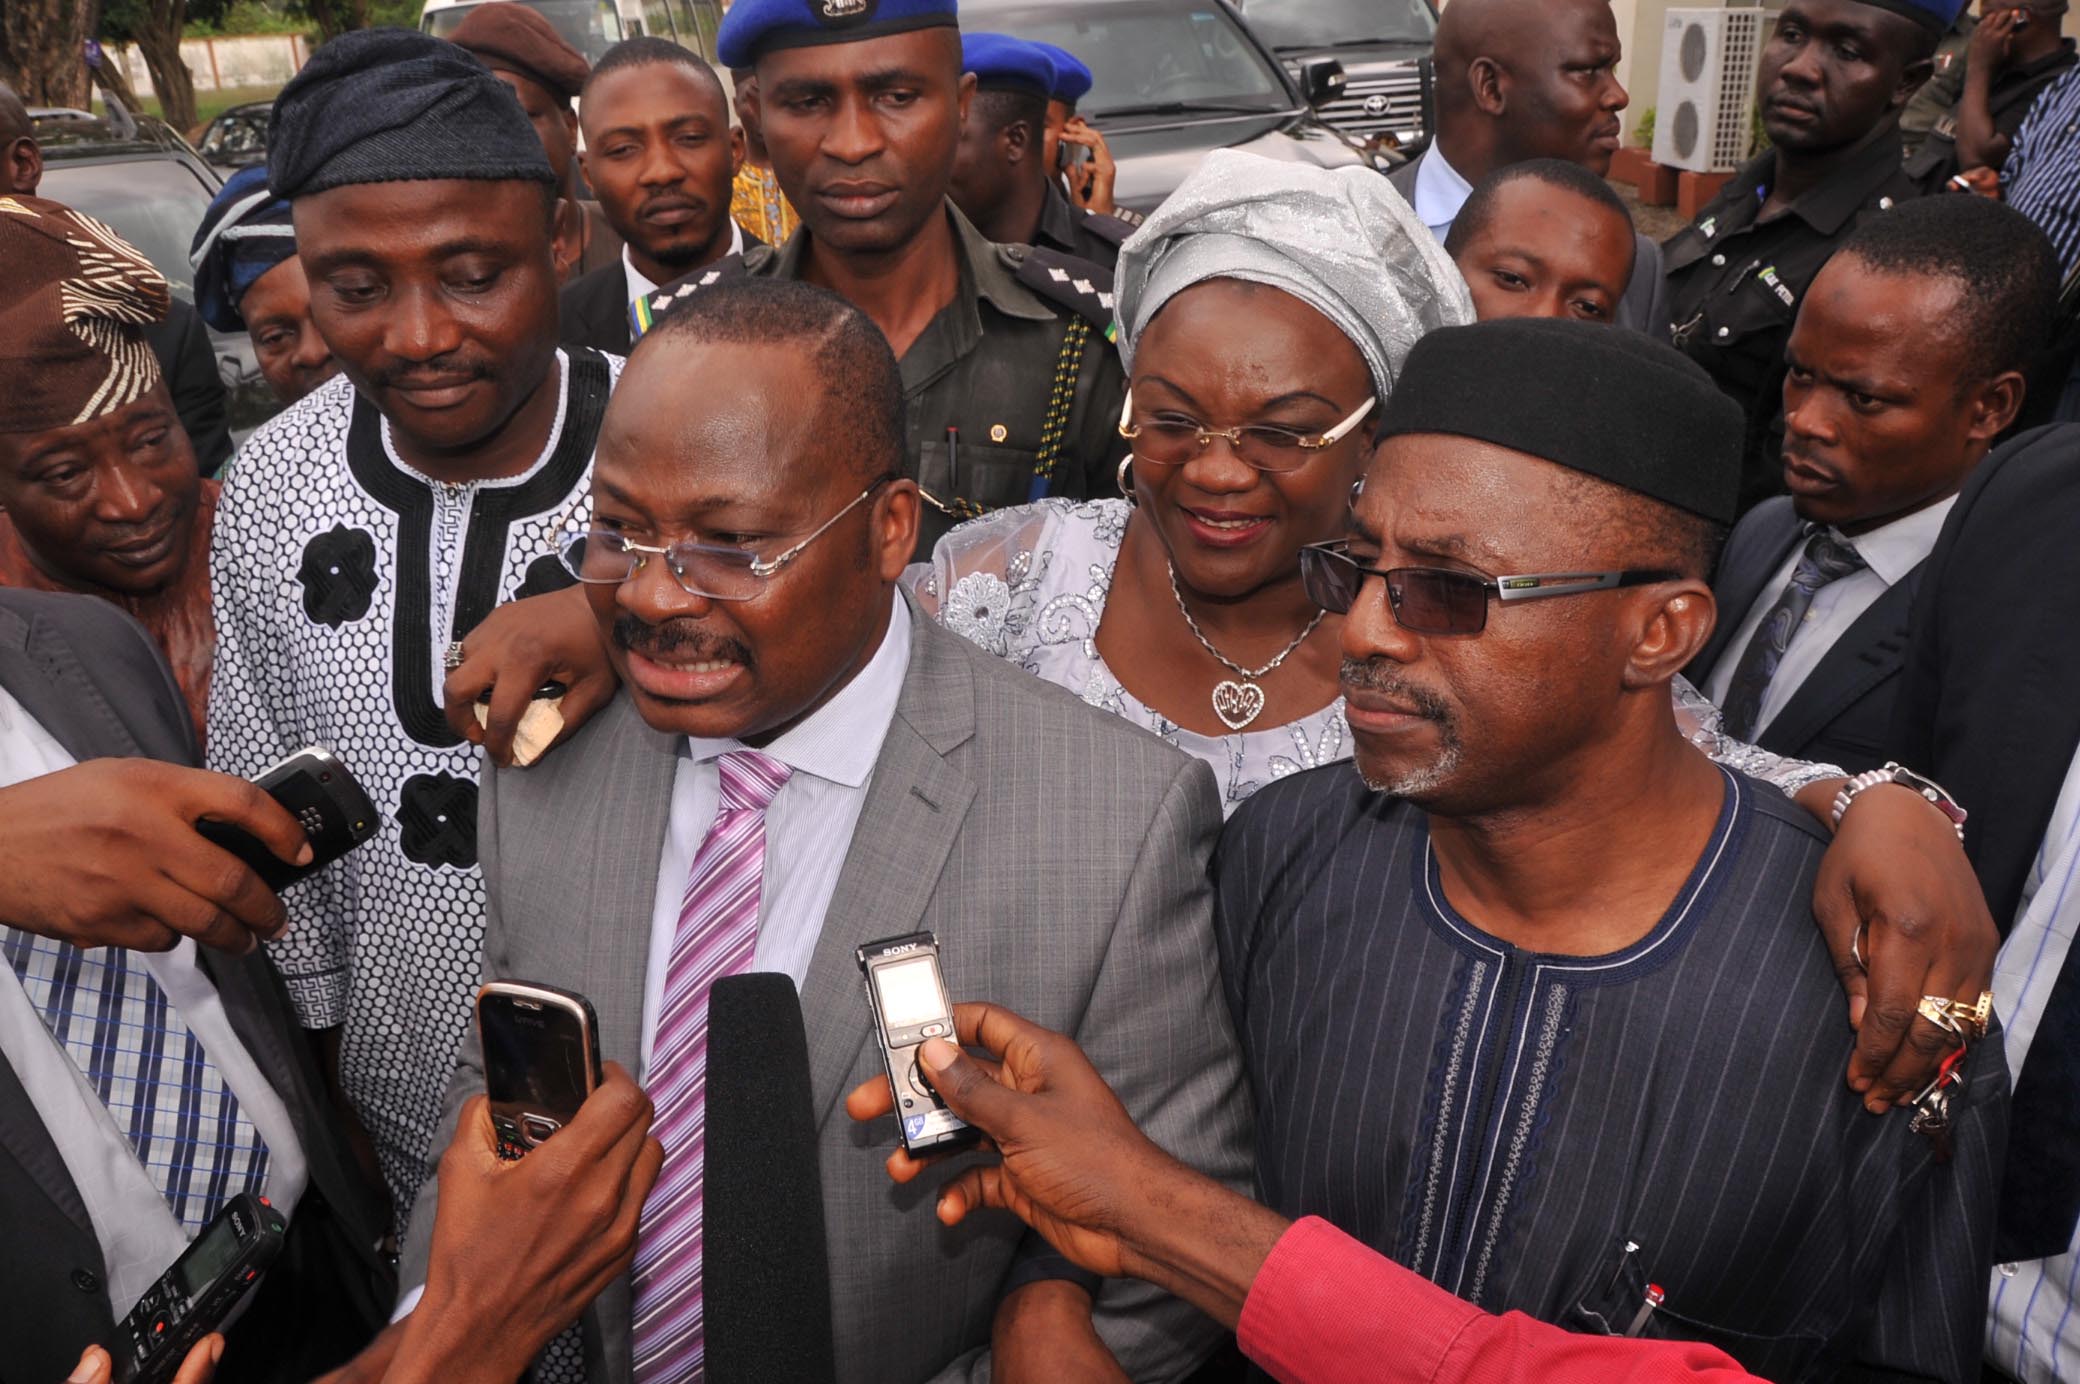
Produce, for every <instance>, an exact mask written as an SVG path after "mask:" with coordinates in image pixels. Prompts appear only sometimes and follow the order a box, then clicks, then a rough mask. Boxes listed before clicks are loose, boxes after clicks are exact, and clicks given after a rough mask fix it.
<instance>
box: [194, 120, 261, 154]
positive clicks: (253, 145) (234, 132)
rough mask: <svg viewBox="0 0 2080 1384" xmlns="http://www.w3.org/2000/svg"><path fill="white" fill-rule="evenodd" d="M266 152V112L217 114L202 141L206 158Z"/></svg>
mask: <svg viewBox="0 0 2080 1384" xmlns="http://www.w3.org/2000/svg"><path fill="white" fill-rule="evenodd" d="M266 152H267V112H265V111H261V112H260V113H258V114H257V115H254V114H236V113H234V114H229V115H223V116H219V117H218V118H217V121H216V123H215V124H213V125H211V126H210V127H209V134H208V136H207V137H206V138H204V139H203V141H202V153H203V155H204V156H205V157H207V158H212V159H223V158H236V157H238V156H240V155H243V154H264V153H266Z"/></svg>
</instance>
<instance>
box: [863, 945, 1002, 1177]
mask: <svg viewBox="0 0 2080 1384" xmlns="http://www.w3.org/2000/svg"><path fill="white" fill-rule="evenodd" d="M855 955H857V956H858V958H859V969H860V974H861V975H862V976H864V977H865V978H866V982H867V1005H868V1007H869V1008H871V1009H872V1010H873V1012H874V1037H875V1039H876V1041H877V1042H879V1044H880V1046H881V1063H882V1066H883V1068H884V1069H885V1070H886V1071H887V1072H888V1085H889V1089H890V1090H891V1091H893V1092H894V1093H895V1099H896V1122H897V1125H898V1127H899V1128H901V1130H902V1132H903V1147H904V1148H906V1149H908V1150H909V1151H910V1152H911V1153H913V1154H922V1153H929V1152H932V1151H933V1150H938V1149H949V1148H957V1147H959V1146H960V1145H962V1144H966V1143H971V1142H973V1141H974V1140H975V1139H977V1138H978V1137H980V1136H979V1134H978V1133H977V1131H976V1130H975V1129H973V1128H972V1127H970V1126H969V1125H968V1123H967V1122H966V1121H965V1120H963V1119H961V1117H960V1116H958V1115H956V1114H954V1113H953V1112H952V1111H951V1110H949V1109H947V1108H946V1102H945V1101H943V1100H941V1099H939V1093H938V1092H937V1091H934V1090H933V1089H932V1087H931V1083H930V1082H928V1081H926V1080H925V1078H924V1068H923V1067H921V1066H919V1065H918V1062H917V1050H918V1049H919V1048H921V1047H923V1046H924V1040H925V1039H927V1038H944V1039H945V1040H946V1041H947V1042H949V1043H956V1042H958V1041H959V1040H958V1039H956V1038H955V1037H954V1033H953V1005H952V1004H951V1003H949V1002H948V1001H947V998H946V981H945V980H944V978H943V977H941V976H940V974H939V939H938V938H937V937H934V936H933V935H932V934H931V933H929V932H912V933H907V934H905V935H904V936H901V937H884V938H882V939H881V940H880V941H878V942H868V943H866V944H864V945H863V946H861V947H860V948H859V950H858V951H857V952H856V953H855Z"/></svg>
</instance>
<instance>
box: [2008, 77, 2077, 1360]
mask: <svg viewBox="0 0 2080 1384" xmlns="http://www.w3.org/2000/svg"><path fill="white" fill-rule="evenodd" d="M2073 89H2074V90H2075V91H2080V86H2074V87H2073ZM2075 176H2076V178H2080V170H2076V174H2075ZM2076 929H2080V756H2075V757H2074V760H2073V764H2072V767H2071V768H2069V769H2068V770H2067V771H2066V781H2065V786H2064V787H2063V788H2061V789H2060V790H2059V794H2058V804H2057V806H2056V807H2054V808H2053V809H2052V812H2051V825H2050V827H2049V828H2048V829H2047V830H2046V831H2045V833H2044V844H2043V845H2042V846H2041V847H2040V848H2039V849H2038V851H2037V859H2036V863H2035V864H2034V865H2033V866H2031V868H2030V873H2029V878H2028V879H2027V880H2026V881H2025V882H2024V884H2023V894H2022V905H2021V911H2020V913H2019V914H2018V916H2017V918H2016V921H2015V927H2014V930H2013V931H2011V932H2010V933H2009V934H2008V940H2007V941H2006V942H2005V943H2003V944H2002V946H2001V952H2000V959H1999V960H1998V961H1996V962H1995V963H1994V970H1993V996H1994V1007H1995V1010H1996V1012H1998V1013H1999V1015H2000V1017H2001V1025H2002V1027H2003V1028H2005V1029H2006V1030H2007V1051H2008V1070H2009V1071H2010V1072H2011V1073H2013V1074H2014V1076H2015V1077H2016V1078H2018V1079H2019V1078H2020V1077H2021V1075H2022V1064H2023V1062H2024V1060H2026V1059H2027V1058H2028V1056H2029V1050H2030V1043H2031V1040H2032V1039H2034V1038H2035V1037H2036V1033H2037V1025H2038V1023H2039V1021H2040V1020H2042V1018H2043V1017H2044V1007H2045V1005H2046V1004H2047V1003H2049V1001H2050V998H2051V991H2052V988H2053V986H2054V985H2055V984H2056V983H2057V980H2058V975H2059V972H2060V970H2062V969H2063V968H2064V966H2065V961H2066V953H2067V951H2068V950H2069V949H2070V948H2071V947H2072V945H2073V933H2074V931H2075V930H2076ZM2076 1298H2080V1234H2076V1235H2075V1237H2074V1243H2073V1245H2072V1246H2071V1247H2069V1248H2068V1249H2067V1251H2066V1253H2064V1254H2062V1255H2060V1256H2059V1257H2058V1258H2056V1259H2038V1260H2033V1261H2030V1262H2028V1263H2022V1264H2002V1265H1999V1266H1998V1267H1997V1268H1996V1269H1995V1270H1994V1275H1993V1302H1992V1312H1991V1319H1990V1321H1989V1322H1988V1324H1987V1331H1986V1358H1987V1359H1988V1360H1989V1361H1990V1362H1991V1363H1992V1364H1993V1365H1994V1366H1995V1367H1996V1368H1998V1369H2000V1370H2002V1371H2004V1372H2006V1373H2007V1374H2010V1375H2013V1376H2014V1377H2015V1378H2017V1379H2020V1380H2024V1381H2026V1384H2052V1381H2055V1380H2065V1381H2075V1380H2080V1313H2076V1312H2075V1311H2074V1307H2075V1302H2076Z"/></svg>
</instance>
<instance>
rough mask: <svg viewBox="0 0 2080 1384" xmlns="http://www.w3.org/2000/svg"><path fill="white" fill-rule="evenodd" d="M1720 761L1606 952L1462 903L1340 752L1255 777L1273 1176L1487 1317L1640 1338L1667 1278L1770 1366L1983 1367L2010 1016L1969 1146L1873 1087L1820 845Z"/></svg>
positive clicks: (1261, 1114) (1295, 1203)
mask: <svg viewBox="0 0 2080 1384" xmlns="http://www.w3.org/2000/svg"><path fill="white" fill-rule="evenodd" d="M1726 784H1727V790H1726V797H1725V802H1724V807H1723V809H1722V812H1721V816H1720V820H1719V824H1718V827H1717V829H1716V831H1715V833H1714V836H1713V840H1712V842H1711V844H1710V845H1709V846H1707V848H1706V849H1705V851H1704V852H1703V853H1702V855H1701V857H1700V859H1699V863H1698V865H1697V867H1696V869H1695V871H1694V872H1693V873H1692V875H1691V877H1690V880H1689V881H1688V883H1687V884H1686V885H1685V887H1684V889H1683V891H1682V892H1681V894H1680V895H1679V896H1678V898H1677V899H1676V900H1675V902H1674V903H1673V904H1672V905H1671V906H1670V908H1669V910H1668V912H1667V914H1666V915H1665V916H1664V917H1663V918H1662V920H1661V921H1660V922H1659V923H1658V924H1657V925H1656V926H1655V928H1654V929H1653V930H1652V931H1650V932H1649V933H1648V934H1647V935H1646V936H1645V937H1644V938H1643V939H1641V940H1640V941H1639V942H1637V943H1635V944H1634V945H1633V946H1631V947H1629V948H1626V949H1625V950H1623V951H1621V952H1618V953H1615V954H1614V955H1612V956H1608V957H1591V958H1578V957H1561V956H1534V955H1531V954H1528V953H1525V952H1522V951H1519V950H1517V949H1515V948H1512V947H1509V946H1507V945H1505V944H1502V943H1500V942H1498V941H1496V940H1495V939H1493V938H1491V937H1489V936H1487V935H1486V934H1485V933H1482V932H1481V931H1480V930H1479V929H1478V928H1476V927H1474V926H1473V925H1472V924H1470V923H1468V922H1467V921H1466V920H1465V919H1464V918H1462V917H1460V916H1459V915H1458V914H1457V913H1456V912H1454V911H1453V910H1452V908H1451V906H1450V905H1449V903H1447V902H1446V901H1445V898H1444V891H1443V889H1442V887H1441V886H1440V885H1439V883H1438V879H1437V874H1436V868H1435V862H1434V860H1433V859H1432V857H1431V856H1430V854H1429V836H1428V830H1427V826H1426V823H1425V819H1424V817H1423V814H1422V813H1421V812H1420V811H1418V810H1416V809H1414V808H1413V807H1410V806H1409V805H1407V804H1405V803H1398V802H1395V801H1393V800H1390V799H1387V798H1384V797H1382V796H1380V795H1377V794H1373V793H1371V792H1369V791H1367V790H1366V789H1365V788H1364V786H1363V785H1362V784H1361V783H1360V782H1359V780H1358V778H1357V776H1356V775H1355V774H1353V773H1352V772H1351V771H1350V770H1349V769H1348V768H1347V767H1344V766H1334V767H1331V768H1325V769H1317V770H1314V771H1312V772H1309V773H1306V774H1299V775H1295V776H1293V777H1292V778H1289V779H1285V780H1282V781H1280V782H1278V783H1275V784H1273V785H1271V786H1269V787H1267V788H1265V789H1264V790H1263V791H1261V792H1260V793H1258V794H1257V795H1256V796H1255V797H1254V798H1252V799H1251V800H1250V801H1249V802H1248V803H1246V804H1245V805H1244V806H1243V808H1242V810H1241V811H1240V812H1239V813H1237V814H1236V816H1235V819H1234V821H1233V822H1232V824H1231V825H1230V827H1229V829H1228V833H1227V835H1226V836H1224V837H1223V838H1222V841H1221V849H1220V858H1219V860H1218V862H1217V866H1216V875H1217V884H1218V889H1219V908H1218V919H1217V925H1216V926H1217V930H1218V933H1219V937H1220V943H1221V953H1222V966H1223V971H1224V975H1225V977H1226V986H1227V992H1228V998H1229V1003H1230V1004H1231V1006H1232V1007H1233V1008H1234V1011H1235V1015H1236V1024H1237V1028H1238V1030H1239V1031H1240V1033H1241V1035H1242V1040H1243V1049H1244V1053H1245V1055H1246V1060H1247V1063H1248V1066H1249V1071H1250V1079H1251V1087H1252V1090H1253V1093H1254V1094H1255V1097H1256V1110H1257V1148H1258V1180H1259V1184H1260V1187H1261V1189H1262V1193H1263V1196H1264V1199H1265V1200H1266V1201H1267V1202H1268V1203H1269V1204H1270V1205H1272V1206H1273V1207H1275V1208H1276V1209H1277V1210H1279V1211H1280V1212H1282V1213H1284V1214H1286V1215H1290V1216H1299V1215H1303V1214H1313V1215H1320V1216H1323V1217H1325V1218H1327V1219H1329V1220H1330V1221H1332V1222H1334V1223H1336V1224H1337V1225H1338V1226H1340V1227H1341V1228H1342V1229H1344V1230H1345V1231H1347V1232H1349V1233H1350V1234H1352V1235H1354V1236H1356V1237H1357V1238H1359V1239H1361V1240H1363V1241H1365V1242H1366V1243H1367V1244H1369V1245H1371V1246H1373V1247H1374V1248H1375V1249H1378V1250H1380V1251H1381V1252H1382V1253H1385V1254H1389V1255H1391V1256H1393V1257H1394V1258H1395V1259H1396V1260H1397V1261H1399V1262H1400V1263H1402V1264H1404V1265H1407V1266H1408V1267H1410V1268H1413V1269H1415V1270H1416V1271H1418V1272H1420V1273H1422V1274H1424V1275H1425V1276H1426V1277H1428V1278H1430V1279H1431V1280H1432V1281H1434V1282H1436V1283H1438V1284H1440V1285H1442V1286H1443V1287H1445V1288H1448V1289H1450V1290H1451V1291H1453V1292H1455V1293H1457V1294H1459V1295H1460V1296H1461V1297H1464V1298H1467V1299H1468V1300H1470V1301H1472V1302H1474V1303H1476V1304H1478V1305H1480V1306H1482V1307H1485V1308H1488V1309H1490V1310H1491V1311H1508V1310H1518V1311H1523V1312H1525V1313H1528V1314H1529V1315H1531V1316H1534V1317H1537V1318H1539V1319H1541V1320H1544V1321H1548V1322H1552V1323H1555V1324H1557V1325H1560V1326H1564V1327H1567V1328H1569V1329H1572V1330H1577V1331H1587V1332H1595V1333H1615V1332H1622V1331H1624V1330H1625V1329H1626V1328H1627V1327H1628V1326H1630V1325H1631V1322H1632V1318H1633V1316H1634V1315H1635V1314H1636V1313H1637V1311H1638V1309H1639V1307H1640V1305H1641V1303H1642V1300H1643V1298H1644V1296H1645V1293H1646V1287H1647V1285H1648V1284H1649V1283H1654V1284H1658V1285H1660V1286H1661V1287H1662V1288H1663V1289H1664V1290H1665V1291H1666V1293H1667V1299H1666V1303H1665V1305H1664V1306H1663V1307H1662V1308H1661V1310H1660V1311H1658V1312H1657V1313H1655V1314H1654V1316H1653V1317H1652V1318H1651V1319H1650V1321H1649V1323H1648V1325H1647V1327H1646V1334H1648V1335H1651V1336H1657V1337H1674V1338H1683V1339H1690V1340H1698V1341H1703V1342H1705V1343H1707V1344H1710V1345H1714V1346H1718V1347H1720V1348H1721V1349H1723V1350H1725V1351H1726V1352H1727V1353H1728V1354H1730V1355H1732V1356H1734V1357H1735V1358H1736V1359H1738V1360H1739V1361H1740V1362H1741V1363H1742V1364H1743V1365H1745V1366H1746V1367H1747V1368H1748V1369H1749V1370H1751V1371H1753V1372H1755V1373H1756V1374H1759V1375H1762V1376H1763V1377H1765V1378H1768V1379H1771V1380H1777V1381H1791V1380H1806V1379H1828V1378H1833V1377H1836V1375H1837V1374H1838V1373H1840V1372H1842V1371H1844V1370H1845V1369H1846V1370H1851V1371H1852V1372H1853V1371H1856V1370H1869V1371H1872V1372H1875V1373H1876V1374H1878V1375H1881V1376H1884V1375H1890V1376H1894V1377H1897V1376H1900V1375H1907V1376H1916V1375H1918V1376H1925V1377H1929V1378H1937V1379H1945V1380H1953V1381H1960V1382H1961V1381H1966V1380H1974V1379H1976V1378H1977V1372H1978V1353H1979V1342H1980V1335H1981V1332H1982V1330H1983V1318H1984V1286H1983V1285H1984V1282H1985V1279H1984V1273H1985V1269H1984V1267H1983V1265H1984V1264H1985V1263H1986V1261H1987V1258H1988V1255H1989V1253H1990V1248H1991V1239H1992V1237H1991V1231H1992V1212H1993V1191H1994V1180H1995V1178H1996V1177H1997V1170H1998V1167H1999V1157H2000V1150H2001V1136H2002V1132H2003V1127H2004V1115H2005V1109H2004V1106H2005V1097H2006V1087H2007V1073H2006V1070H2005V1066H2004V1064H2003V1063H2002V1061H2001V1054H2000V1045H1999V1041H1998V1039H1997V1038H1994V1039H1989V1040H1988V1041H1987V1042H1985V1043H1982V1044H1977V1045H1975V1046H1974V1049H1973V1053H1972V1058H1973V1061H1972V1063H1971V1065H1970V1068H1969V1072H1970V1083H1969V1090H1968V1094H1967V1095H1964V1096H1960V1097H1959V1098H1958V1100H1957V1102H1956V1104H1955V1106H1954V1109H1955V1111H1956V1121H1957V1124H1956V1131H1955V1134H1956V1157H1955V1161H1953V1162H1952V1163H1950V1164H1949V1165H1947V1166H1937V1165H1936V1164H1935V1163H1934V1162H1933V1159H1932V1157H1931V1151H1930V1144H1929V1142H1928V1141H1927V1140H1926V1139H1924V1138H1922V1137H1921V1136H1919V1135H1915V1134H1912V1133H1910V1132H1909V1131H1908V1129H1907V1122H1908V1116H1907V1115H1906V1113H1905V1112H1903V1111H1893V1112H1891V1113H1889V1114H1887V1115H1885V1116H1883V1117H1873V1116H1870V1115H1867V1114H1865V1113H1864V1112H1863V1110H1862V1108H1861V1106H1860V1105H1859V1103H1858V1102H1857V1100H1856V1098H1855V1097H1854V1095H1853V1094H1852V1093H1851V1092H1849V1091H1848V1090H1847V1088H1846V1087H1845V1086H1844V1084H1843V1079H1842V1069H1843V1065H1844V1063H1845V1062H1846V1060H1847V1057H1848V1047H1849V1041H1850V1034H1849V1030H1848V1028H1847V1026H1846V1024H1845V1023H1844V1016H1843V1008H1842V995H1841V991H1840V988H1839V986H1838V985H1837V983H1836V981H1835V977H1834V973H1833V968H1832V966H1831V964H1830V963H1829V961H1828V958H1827V954H1826V950H1825V947H1824V946H1823V944H1822V941H1821V938H1820V934H1819V930H1818V929H1817V928H1815V927H1814V926H1813V924H1812V919H1811V915H1810V912H1809V905H1808V900H1809V899H1810V898H1811V894H1812V881H1813V873H1814V870H1815V868H1816V867H1817V865H1818V862H1819V859H1820V852H1821V842H1820V840H1819V838H1818V836H1817V834H1816V832H1815V830H1814V828H1813V827H1812V825H1811V824H1810V822H1808V821H1807V820H1806V818H1805V815H1804V814H1803V813H1801V812H1800V811H1799V810H1798V809H1797V808H1795V807H1792V806H1791V805H1789V804H1788V803H1786V802H1785V800H1784V798H1783V796H1782V795H1781V794H1779V793H1776V792H1774V791H1772V790H1770V789H1768V788H1766V787H1762V786H1760V785H1758V784H1756V783H1754V782H1753V781H1752V780H1748V779H1745V778H1741V777H1739V776H1736V775H1732V774H1728V775H1727V777H1726ZM1628 1245H1632V1246H1635V1248H1634V1249H1632V1250H1631V1251H1630V1252H1628V1251H1627V1248H1626V1247H1627V1246H1628ZM1866 1377H1868V1376H1866Z"/></svg>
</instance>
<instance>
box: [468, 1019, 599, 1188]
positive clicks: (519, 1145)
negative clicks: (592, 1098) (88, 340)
mask: <svg viewBox="0 0 2080 1384" xmlns="http://www.w3.org/2000/svg"><path fill="white" fill-rule="evenodd" d="M477 1032H478V1034H479V1035H480V1036H481V1037H482V1039H483V1048H484V1094H485V1097H486V1098H487V1100H488V1102H489V1104H490V1106H491V1125H492V1128H493V1129H495V1130H497V1131H498V1155H499V1157H501V1158H518V1157H520V1156H521V1155H523V1154H525V1153H526V1152H527V1151H528V1150H529V1149H531V1148H534V1147H536V1146H538V1145H539V1144H541V1143H543V1142H544V1141H545V1140H547V1139H548V1138H549V1136H551V1135H552V1134H554V1133H556V1131H557V1130H559V1129H562V1128H563V1127H564V1126H565V1125H567V1124H569V1123H570V1122H571V1120H572V1119H574V1118H575V1117H576V1116H577V1113H578V1107H579V1106H581V1105H583V1104H584V1103H585V1098H586V1097H587V1096H589V1095H591V1094H592V1093H593V1091H594V1089H595V1088H597V1087H598V1086H599V1083H600V1079H601V1078H600V1070H599V1016H598V1015H597V1014H595V1013H594V1012H593V1009H592V1001H591V1000H588V999H586V998H585V997H584V996H583V995H580V994H575V993H573V992H572V991H569V990H559V989H557V988H556V987H555V986H553V985H536V984H531V983H528V982H524V981H516V980H494V981H491V982H490V983H489V984H487V985H485V986H484V988H483V989H481V990H479V991H477Z"/></svg>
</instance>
